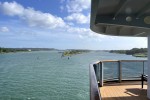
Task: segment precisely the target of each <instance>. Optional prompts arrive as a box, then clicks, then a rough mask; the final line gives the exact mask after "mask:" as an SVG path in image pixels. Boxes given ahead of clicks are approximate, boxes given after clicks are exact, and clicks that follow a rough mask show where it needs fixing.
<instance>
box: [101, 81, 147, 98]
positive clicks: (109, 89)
mask: <svg viewBox="0 0 150 100" xmlns="http://www.w3.org/2000/svg"><path fill="white" fill-rule="evenodd" d="M100 93H101V96H102V100H149V99H148V98H147V96H146V95H147V85H144V88H143V89H142V88H141V82H140V81H136V82H132V81H131V82H123V83H109V84H108V83H107V84H104V86H103V87H100Z"/></svg>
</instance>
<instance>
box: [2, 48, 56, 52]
mask: <svg viewBox="0 0 150 100" xmlns="http://www.w3.org/2000/svg"><path fill="white" fill-rule="evenodd" d="M49 50H55V49H53V48H2V47H0V53H15V52H30V51H49Z"/></svg>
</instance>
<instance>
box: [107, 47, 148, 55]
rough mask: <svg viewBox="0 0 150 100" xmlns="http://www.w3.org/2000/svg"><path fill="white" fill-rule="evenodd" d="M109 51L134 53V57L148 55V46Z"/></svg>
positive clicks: (111, 51)
mask: <svg viewBox="0 0 150 100" xmlns="http://www.w3.org/2000/svg"><path fill="white" fill-rule="evenodd" d="M109 52H110V53H118V54H126V55H132V56H134V57H147V48H133V49H131V50H110V51H109Z"/></svg>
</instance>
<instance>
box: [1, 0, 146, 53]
mask: <svg viewBox="0 0 150 100" xmlns="http://www.w3.org/2000/svg"><path fill="white" fill-rule="evenodd" d="M90 6H91V0H0V47H11V48H16V47H17V48H24V47H32V48H56V49H91V50H112V49H113V50H116V49H132V48H136V47H137V48H145V47H147V38H146V37H145V38H141V37H117V36H107V35H102V34H97V33H94V32H92V31H91V30H90V28H89V27H90V9H91V8H90Z"/></svg>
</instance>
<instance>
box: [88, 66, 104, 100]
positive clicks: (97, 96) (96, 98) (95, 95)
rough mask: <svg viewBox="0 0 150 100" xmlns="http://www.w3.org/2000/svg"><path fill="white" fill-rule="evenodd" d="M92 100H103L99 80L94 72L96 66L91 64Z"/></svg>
mask: <svg viewBox="0 0 150 100" xmlns="http://www.w3.org/2000/svg"><path fill="white" fill-rule="evenodd" d="M89 74H90V100H101V96H100V92H99V88H98V84H97V79H96V75H95V71H94V64H90V70H89Z"/></svg>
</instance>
